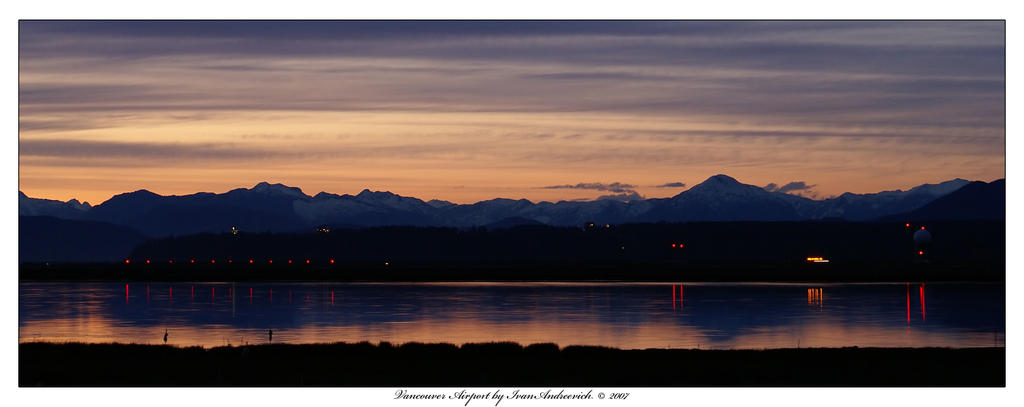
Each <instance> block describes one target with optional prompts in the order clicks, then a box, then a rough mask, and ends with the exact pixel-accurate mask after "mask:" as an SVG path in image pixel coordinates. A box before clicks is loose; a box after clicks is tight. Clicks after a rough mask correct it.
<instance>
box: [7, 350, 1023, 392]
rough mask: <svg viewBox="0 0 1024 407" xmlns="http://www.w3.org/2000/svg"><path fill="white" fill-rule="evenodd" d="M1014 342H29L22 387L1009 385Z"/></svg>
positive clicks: (22, 363) (22, 355)
mask: <svg viewBox="0 0 1024 407" xmlns="http://www.w3.org/2000/svg"><path fill="white" fill-rule="evenodd" d="M1005 355H1006V351H1005V348H968V349H948V348H811V349H771V350H692V349H645V350H620V349H614V348H605V347H592V346H567V347H564V348H559V347H558V346H557V345H554V344H533V345H529V346H525V347H524V346H522V345H519V344H517V343H510V342H499V343H477V344H464V345H462V346H456V345H452V344H423V343H406V344H402V345H392V344H390V343H387V342H382V343H380V344H378V345H374V344H371V343H368V342H360V343H332V344H304V345H289V344H276V345H252V346H239V347H231V346H226V347H214V348H209V349H206V348H200V347H188V348H179V347H173V346H164V345H133V344H83V343H62V344H57V343H43V342H27V343H22V344H20V345H19V383H20V385H21V386H361V387H366V386H387V387H392V386H574V387H575V386H673V387H676V386H997V387H998V386H1005V366H1006V362H1005Z"/></svg>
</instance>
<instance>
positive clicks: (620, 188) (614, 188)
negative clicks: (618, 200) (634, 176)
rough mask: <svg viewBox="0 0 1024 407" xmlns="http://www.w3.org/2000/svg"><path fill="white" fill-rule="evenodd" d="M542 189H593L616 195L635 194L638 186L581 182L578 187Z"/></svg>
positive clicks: (559, 186) (619, 183) (564, 186)
mask: <svg viewBox="0 0 1024 407" xmlns="http://www.w3.org/2000/svg"><path fill="white" fill-rule="evenodd" d="M541 188H542V189H591V190H595V191H610V192H615V193H623V192H634V190H635V189H636V185H632V184H623V183H621V182H613V183H611V184H605V183H601V182H581V183H578V184H576V185H568V184H567V185H551V186H546V187H541Z"/></svg>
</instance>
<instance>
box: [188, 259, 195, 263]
mask: <svg viewBox="0 0 1024 407" xmlns="http://www.w3.org/2000/svg"><path fill="white" fill-rule="evenodd" d="M188 262H189V263H195V262H196V259H189V260H188Z"/></svg>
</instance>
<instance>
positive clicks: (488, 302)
mask: <svg viewBox="0 0 1024 407" xmlns="http://www.w3.org/2000/svg"><path fill="white" fill-rule="evenodd" d="M1004 289H1005V288H1004V285H1003V284H971V283H949V284H938V283H936V284H932V283H927V284H921V283H908V284H828V285H821V284H816V285H801V284H720V283H700V284H685V283H684V284H671V283H664V284H659V283H652V284H647V283H643V284H623V283H580V284H577V283H410V284H345V283H248V282H246V283H165V282H153V283H144V282H132V283H130V284H126V283H21V284H19V305H20V306H19V317H20V318H19V319H20V321H19V341H22V342H25V341H37V340H44V341H57V342H65V341H77V342H122V343H129V342H131V343H150V344H158V343H163V335H164V332H165V330H166V332H167V334H168V339H167V343H169V344H173V345H179V346H184V345H200V346H205V347H210V346H221V345H229V344H230V345H241V344H246V343H249V344H256V343H266V342H267V341H268V339H269V338H268V335H267V330H268V329H273V332H274V335H273V342H274V343H312V342H336V341H343V342H359V341H370V342H374V343H376V342H380V341H389V342H392V343H405V342H412V341H417V342H449V343H455V344H461V343H466V342H490V341H515V342H519V343H522V344H530V343H541V342H554V343H557V344H559V345H563V346H565V345H602V346H612V347H617V348H624V349H642V348H698V347H699V348H701V349H709V348H714V349H725V348H734V349H735V348H754V349H760V348H790V347H798V346H799V347H825V346H828V347H834V346H862V347H864V346H891V347H895V346H899V347H903V346H910V347H922V346H944V347H975V346H1005V345H1004V332H1005V294H1004V293H1005V291H1004Z"/></svg>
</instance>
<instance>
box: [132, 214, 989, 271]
mask: <svg viewBox="0 0 1024 407" xmlns="http://www.w3.org/2000/svg"><path fill="white" fill-rule="evenodd" d="M920 226H926V227H927V229H928V230H929V232H930V233H931V235H932V236H933V239H932V243H931V244H930V245H929V246H927V247H920V248H919V247H915V246H914V242H913V238H912V237H913V234H914V232H915V231H917V230H918V229H919V228H920ZM1004 235H1005V225H1004V223H1003V222H1000V221H971V222H930V223H923V224H921V223H915V224H912V225H911V226H909V227H908V226H906V224H905V223H902V222H900V223H854V222H722V223H711V222H709V223H680V224H669V223H656V224H626V225H609V226H608V227H605V225H595V226H594V227H591V228H564V227H551V226H519V227H514V228H510V229H499V230H487V229H483V228H477V229H468V230H459V229H451V228H422V227H381V228H369V229H340V230H334V231H331V232H330V233H316V234H313V233H311V234H245V233H242V234H238V235H232V234H219V235H212V234H204V235H196V236H188V237H179V238H166V239H160V240H153V241H149V242H147V243H144V244H142V245H141V246H139V247H137V248H136V249H135V250H134V251H133V253H132V255H131V258H132V260H134V261H136V262H139V261H144V260H145V259H150V260H151V261H153V262H157V263H161V264H164V263H167V262H168V261H175V262H178V263H184V262H192V261H195V262H199V263H209V262H211V261H220V262H222V263H223V262H226V261H227V260H229V259H230V260H231V261H232V262H233V263H236V262H237V263H248V261H249V260H252V261H253V262H254V264H269V263H270V262H271V261H273V262H276V263H277V264H284V263H287V261H288V260H291V261H293V262H294V263H304V262H305V261H306V260H310V263H311V264H318V265H323V264H328V263H329V261H330V260H331V259H334V260H335V262H345V263H347V262H367V263H371V264H384V263H385V262H388V263H395V264H400V263H403V262H453V261H454V262H482V263H516V262H525V263H529V262H537V261H541V262H551V261H555V262H604V261H611V262H614V261H623V260H624V261H637V262H660V263H665V262H669V263H682V264H686V263H692V264H723V265H727V264H735V263H741V262H792V263H794V264H802V263H805V262H806V258H807V257H814V256H821V257H824V258H827V259H829V260H830V261H831V262H833V263H845V264H869V263H878V262H920V261H928V262H932V263H937V264H942V263H963V262H971V263H986V264H998V263H1001V262H1003V258H1004V255H1005V237H1004ZM673 245H675V246H674V247H673ZM919 251H923V252H924V254H919Z"/></svg>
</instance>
